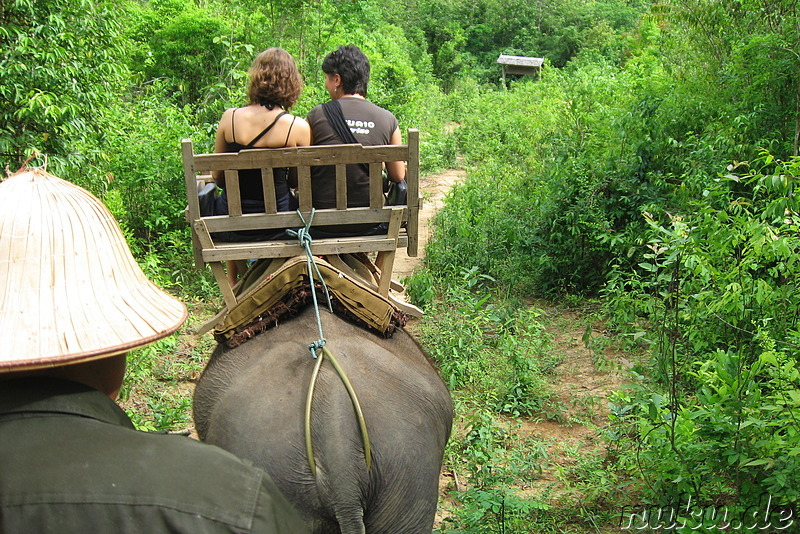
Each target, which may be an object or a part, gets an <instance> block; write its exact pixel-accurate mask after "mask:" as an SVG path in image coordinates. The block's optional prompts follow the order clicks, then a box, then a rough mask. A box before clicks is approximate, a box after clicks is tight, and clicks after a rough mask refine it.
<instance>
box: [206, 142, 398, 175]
mask: <svg viewBox="0 0 800 534" xmlns="http://www.w3.org/2000/svg"><path fill="white" fill-rule="evenodd" d="M407 159H408V146H407V145H380V146H367V147H362V146H361V145H325V146H312V147H291V148H269V149H264V150H243V151H242V152H238V153H230V152H223V153H214V154H195V157H194V164H195V168H196V169H197V170H198V171H206V172H208V171H224V170H226V169H259V168H262V167H302V166H320V165H338V164H342V163H381V162H384V161H405V160H407Z"/></svg>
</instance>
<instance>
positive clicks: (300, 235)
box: [286, 208, 333, 358]
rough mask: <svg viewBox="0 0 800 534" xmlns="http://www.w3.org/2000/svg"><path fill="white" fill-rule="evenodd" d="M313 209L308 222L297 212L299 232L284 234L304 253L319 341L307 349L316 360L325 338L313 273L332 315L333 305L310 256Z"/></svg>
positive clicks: (293, 231) (288, 230) (292, 231)
mask: <svg viewBox="0 0 800 534" xmlns="http://www.w3.org/2000/svg"><path fill="white" fill-rule="evenodd" d="M314 211H315V210H314V208H311V216H310V217H309V219H308V222H306V220H305V219H304V218H303V214H302V213H301V212H300V210H299V209H298V210H297V215H299V216H300V220H301V221H303V224H304V225H305V226H304V227H303V228H300V229H299V230H292V229H287V230H286V233H287V234H289V235H290V236H292V237H296V238H297V240H298V241H300V245H301V246H302V247H303V248H304V249H305V251H306V266H307V267H308V281H309V283H310V284H311V298H312V299H313V301H314V313H315V314H316V317H317V329H318V330H319V339H318V340H316V341H314V342H312V343H311V344H310V345H309V346H308V349H309V350H310V351H311V355H312V356H313V357H314V358H316V357H317V350H319V349H321V348H322V347H324V346H325V336H323V335H322V320H321V319H320V318H319V303H318V302H317V291H316V290H315V289H314V273H316V274H317V278H318V279H319V281H320V282H321V283H322V288H323V289H324V290H325V298H326V299H327V300H328V311H330V312H331V313H333V305H332V304H331V295H330V293H328V286H327V284H325V280H324V279H323V278H322V274H320V272H319V267H317V262H316V261H314V255H313V254H311V233H310V231H311V222H312V221H313V220H314Z"/></svg>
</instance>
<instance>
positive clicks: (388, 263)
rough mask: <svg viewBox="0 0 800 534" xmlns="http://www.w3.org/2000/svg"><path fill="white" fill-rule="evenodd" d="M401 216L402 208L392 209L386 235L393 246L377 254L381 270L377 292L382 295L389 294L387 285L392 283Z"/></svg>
mask: <svg viewBox="0 0 800 534" xmlns="http://www.w3.org/2000/svg"><path fill="white" fill-rule="evenodd" d="M402 217H403V209H402V208H396V209H394V210H392V219H391V220H390V221H389V231H388V233H387V237H388V238H390V239H392V240H393V241H394V246H393V247H392V248H390V249H389V250H387V251H386V252H381V253H379V254H378V258H379V264H378V268H379V269H380V270H381V278H380V280H378V294H380V295H383V296H384V297H386V296H388V295H389V287H390V286H391V283H392V269H393V268H394V257H395V253H396V251H397V242H398V240H399V234H400V223H401V221H402Z"/></svg>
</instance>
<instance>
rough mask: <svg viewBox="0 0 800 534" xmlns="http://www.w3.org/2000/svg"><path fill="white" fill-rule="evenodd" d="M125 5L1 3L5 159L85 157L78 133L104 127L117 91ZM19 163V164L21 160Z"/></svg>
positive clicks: (69, 0)
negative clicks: (73, 147) (76, 147)
mask: <svg viewBox="0 0 800 534" xmlns="http://www.w3.org/2000/svg"><path fill="white" fill-rule="evenodd" d="M118 18H119V17H118V12H117V8H116V7H115V6H114V5H113V4H111V3H106V2H93V1H90V0H16V1H14V2H3V3H2V4H0V49H2V50H3V54H2V55H0V162H2V165H3V166H4V167H10V168H11V167H18V166H19V165H20V164H21V162H22V160H24V159H25V158H26V157H27V156H29V155H30V154H32V153H34V152H39V153H43V154H48V155H49V156H50V158H51V161H52V160H55V166H58V162H59V161H62V162H64V161H67V160H68V161H70V162H72V163H73V164H75V165H79V163H80V161H81V159H83V158H84V157H85V155H84V154H79V153H74V152H72V151H70V149H69V146H70V144H71V142H72V141H73V140H74V139H78V138H86V137H91V136H97V135H101V133H100V131H101V130H102V128H99V127H98V125H97V121H98V120H100V119H101V116H102V109H103V108H104V107H105V106H106V105H107V104H108V103H109V102H110V101H111V99H112V98H114V96H115V95H116V94H117V90H118V87H119V86H120V83H121V80H122V79H123V74H124V72H125V69H124V67H122V66H121V65H122V63H121V62H120V56H121V49H120V46H121V44H120V39H119V35H120V28H119V25H118V24H117V22H116V20H118ZM14 170H16V168H14Z"/></svg>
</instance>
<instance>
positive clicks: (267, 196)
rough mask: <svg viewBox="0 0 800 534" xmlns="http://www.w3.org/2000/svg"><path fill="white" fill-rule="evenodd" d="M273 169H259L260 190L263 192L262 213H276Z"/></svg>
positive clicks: (276, 204)
mask: <svg viewBox="0 0 800 534" xmlns="http://www.w3.org/2000/svg"><path fill="white" fill-rule="evenodd" d="M274 172H275V169H272V168H266V169H261V191H262V192H263V193H264V213H278V203H277V201H276V199H275V179H274V174H273V173H274Z"/></svg>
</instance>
